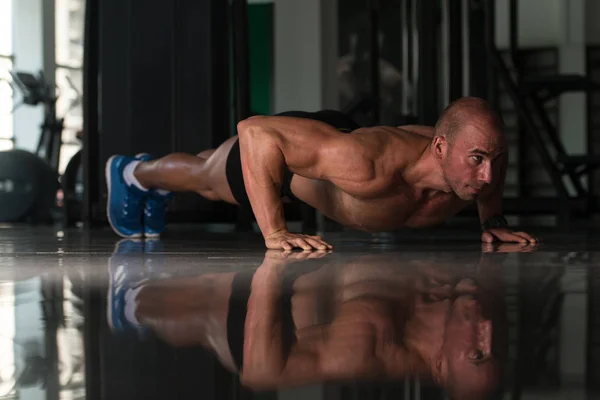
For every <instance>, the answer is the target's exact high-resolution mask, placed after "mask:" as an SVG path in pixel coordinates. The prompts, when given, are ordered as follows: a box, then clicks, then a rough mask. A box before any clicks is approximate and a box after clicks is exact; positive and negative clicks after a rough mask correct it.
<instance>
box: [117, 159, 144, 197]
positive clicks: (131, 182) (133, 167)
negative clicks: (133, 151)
mask: <svg viewBox="0 0 600 400" xmlns="http://www.w3.org/2000/svg"><path fill="white" fill-rule="evenodd" d="M142 162H143V161H139V160H136V161H132V162H130V163H129V164H127V165H126V166H125V168H124V169H123V179H124V180H125V183H126V184H127V186H135V187H137V188H138V189H140V190H143V191H148V189H150V188H149V187H146V186H145V185H142V183H141V182H140V181H139V180H138V177H137V174H136V171H137V169H138V167H139V166H140V164H141V163H142Z"/></svg>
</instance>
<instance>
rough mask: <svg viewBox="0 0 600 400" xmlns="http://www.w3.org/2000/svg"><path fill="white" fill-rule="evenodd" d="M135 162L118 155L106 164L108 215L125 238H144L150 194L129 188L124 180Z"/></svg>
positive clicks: (111, 223) (109, 220)
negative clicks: (144, 225)
mask: <svg viewBox="0 0 600 400" xmlns="http://www.w3.org/2000/svg"><path fill="white" fill-rule="evenodd" d="M134 160H135V158H133V157H125V156H118V155H116V156H112V157H111V158H109V159H108V161H107V162H106V185H107V187H108V201H107V204H106V214H107V216H108V222H109V223H110V226H111V227H112V229H113V230H114V231H115V232H116V233H117V234H118V235H119V236H122V237H125V238H136V237H141V236H142V234H143V224H142V213H143V207H144V204H145V199H146V198H147V197H148V194H149V192H145V191H143V190H141V189H138V188H136V187H135V186H128V185H127V183H126V182H125V179H124V178H123V170H124V169H125V166H126V165H127V164H129V163H130V162H132V161H134Z"/></svg>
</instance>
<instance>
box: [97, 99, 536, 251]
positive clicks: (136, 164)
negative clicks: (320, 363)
mask: <svg viewBox="0 0 600 400" xmlns="http://www.w3.org/2000/svg"><path fill="white" fill-rule="evenodd" d="M340 131H342V132H344V133H349V134H344V133H341V132H340ZM507 160H508V153H507V144H506V139H505V137H504V134H503V123H502V120H501V118H500V117H499V116H498V115H497V114H496V113H495V112H494V111H493V110H492V109H491V108H490V106H489V105H488V104H487V103H486V102H485V101H484V100H481V99H478V98H463V99H460V100H457V101H456V102H454V103H452V104H451V105H450V106H448V107H447V108H446V110H445V111H444V113H443V114H442V115H441V117H440V119H439V121H438V122H437V124H436V126H435V127H426V126H403V127H399V128H395V127H372V128H360V127H358V126H356V124H355V123H354V122H353V121H351V120H350V119H349V118H348V117H346V116H345V115H343V114H341V113H338V112H335V111H323V112H319V113H294V112H292V113H286V114H280V115H277V116H270V117H264V116H258V117H252V118H249V119H247V120H244V121H241V122H240V123H239V124H238V135H237V136H235V137H232V138H230V139H228V140H227V141H225V142H224V143H223V144H222V145H221V146H219V147H218V148H217V149H211V150H206V151H203V152H201V153H200V154H198V156H192V155H189V154H184V153H174V154H170V155H167V156H165V157H163V158H160V159H157V160H150V158H149V157H148V156H147V155H140V156H138V157H136V158H134V157H125V156H113V157H111V158H110V159H109V160H108V162H107V166H106V179H107V184H108V189H109V200H108V206H107V209H108V210H107V212H108V219H109V221H110V223H111V226H112V227H113V229H114V230H115V232H116V233H118V234H119V235H121V236H124V237H140V236H143V235H146V236H158V235H160V234H161V232H162V231H163V229H164V210H165V205H164V204H165V201H166V199H167V198H168V196H169V193H170V192H177V191H193V192H197V193H199V194H200V195H201V196H203V197H205V198H207V199H210V200H215V201H216V200H222V201H226V202H228V203H231V204H238V205H241V206H243V207H251V210H252V211H253V213H254V216H255V217H256V221H257V223H258V226H259V228H260V230H261V233H262V235H263V237H264V240H265V244H266V247H267V248H268V249H284V250H290V249H292V248H296V247H299V248H302V249H305V250H311V249H331V247H332V246H331V245H330V244H328V243H326V242H325V241H324V240H323V239H322V238H321V237H319V236H309V235H303V234H298V233H292V232H289V231H288V229H287V226H286V221H285V218H284V213H283V202H284V200H285V199H291V200H294V201H301V202H304V203H306V204H308V205H309V206H311V207H314V208H315V209H317V210H319V211H320V212H321V213H323V214H324V215H325V216H327V217H329V218H331V219H332V220H334V221H337V222H338V223H340V224H342V225H344V226H346V227H349V228H353V229H357V230H362V231H367V232H381V231H390V230H394V229H397V228H400V227H404V226H405V227H412V228H419V227H427V226H431V225H435V224H439V223H441V222H443V221H445V220H446V219H448V218H449V217H451V216H453V215H455V214H457V213H458V212H460V211H461V210H463V209H464V208H465V207H467V206H468V205H469V204H471V203H472V202H474V201H475V202H476V203H477V207H478V212H479V218H480V221H481V226H482V229H483V233H482V237H481V238H482V241H484V242H488V243H489V242H493V241H496V240H499V241H503V242H519V243H527V242H535V241H536V239H535V238H534V237H532V236H531V235H529V234H527V233H525V232H513V231H512V230H510V229H509V228H508V227H507V224H506V220H505V219H504V218H503V217H502V195H503V188H504V179H505V175H506V165H507ZM142 215H143V218H142Z"/></svg>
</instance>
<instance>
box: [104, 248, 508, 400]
mask: <svg viewBox="0 0 600 400" xmlns="http://www.w3.org/2000/svg"><path fill="white" fill-rule="evenodd" d="M319 253H320V254H319ZM307 254H308V256H307ZM324 254H325V252H302V253H290V252H279V251H268V252H267V254H266V256H265V259H264V261H263V263H262V264H261V265H260V267H258V269H253V268H251V269H248V270H244V271H243V272H237V273H227V272H223V273H207V274H203V275H200V276H197V277H185V278H180V277H178V278H167V279H159V280H153V279H150V280H144V281H143V282H142V283H141V284H140V286H137V287H136V288H134V289H132V290H130V291H129V292H130V293H129V294H128V295H126V296H125V301H120V302H118V303H116V304H118V305H119V307H118V308H123V307H124V308H125V309H126V310H129V312H128V311H124V312H123V311H114V312H113V313H112V315H111V316H110V319H109V322H110V324H111V326H113V329H115V331H116V332H122V331H124V329H123V326H127V327H128V329H130V328H134V329H137V330H140V329H141V330H150V331H151V332H153V333H154V334H155V335H157V336H158V337H160V338H161V339H163V340H164V341H165V342H167V343H168V344H170V345H172V346H175V347H189V346H204V347H206V348H208V349H210V350H212V351H214V353H215V354H216V355H217V357H218V358H219V360H220V361H221V362H222V364H223V366H224V367H226V368H227V369H228V370H230V371H231V372H234V373H237V374H239V377H240V380H241V382H242V384H243V385H244V386H246V387H248V388H251V389H254V390H259V391H261V390H275V389H277V388H286V387H294V386H303V385H307V384H316V383H322V382H344V381H363V382H377V381H390V380H391V381H403V380H404V379H405V378H406V377H407V376H413V377H414V376H419V378H420V381H421V382H422V383H423V384H427V383H429V384H434V385H436V386H441V387H443V388H444V389H445V390H446V391H447V393H448V394H449V395H450V396H451V398H461V399H470V398H473V399H479V398H481V399H484V398H489V395H490V393H492V392H494V391H495V390H496V389H498V386H499V384H500V377H501V375H502V372H501V368H502V364H503V361H504V359H505V357H506V352H507V348H506V343H507V342H506V339H507V324H506V310H505V306H504V302H503V300H504V297H503V293H502V291H503V288H502V282H503V280H502V267H501V265H495V264H496V261H494V260H495V259H490V260H487V262H486V260H482V261H480V260H478V259H477V258H478V256H479V254H473V255H474V256H475V257H472V256H471V255H469V256H468V257H466V258H465V257H461V258H458V259H456V260H455V259H453V257H452V256H455V254H452V253H451V254H449V255H447V256H446V257H444V261H445V262H446V265H440V262H437V261H436V262H434V263H433V264H431V263H427V262H425V261H423V260H421V259H418V258H417V259H409V258H407V257H403V255H400V256H399V255H397V254H393V253H392V254H379V255H373V256H359V257H356V258H353V259H350V260H346V259H340V258H336V257H332V256H326V257H324V258H323V255H324ZM315 255H316V257H318V258H320V259H314V258H316V257H315ZM311 258H313V259H311ZM454 261H456V262H454ZM294 262H297V264H295V265H292V266H290V265H289V264H290V263H294ZM119 315H120V316H121V317H120V318H121V320H122V321H123V324H120V323H115V322H112V321H113V319H114V318H115V317H116V316H119ZM119 325H121V326H120V327H119Z"/></svg>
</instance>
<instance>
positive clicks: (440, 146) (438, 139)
mask: <svg viewBox="0 0 600 400" xmlns="http://www.w3.org/2000/svg"><path fill="white" fill-rule="evenodd" d="M432 147H433V151H434V153H435V156H436V157H437V158H440V159H441V158H443V157H444V156H445V155H446V151H447V148H448V141H447V140H446V137H445V136H442V135H440V136H434V137H433V143H432Z"/></svg>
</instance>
